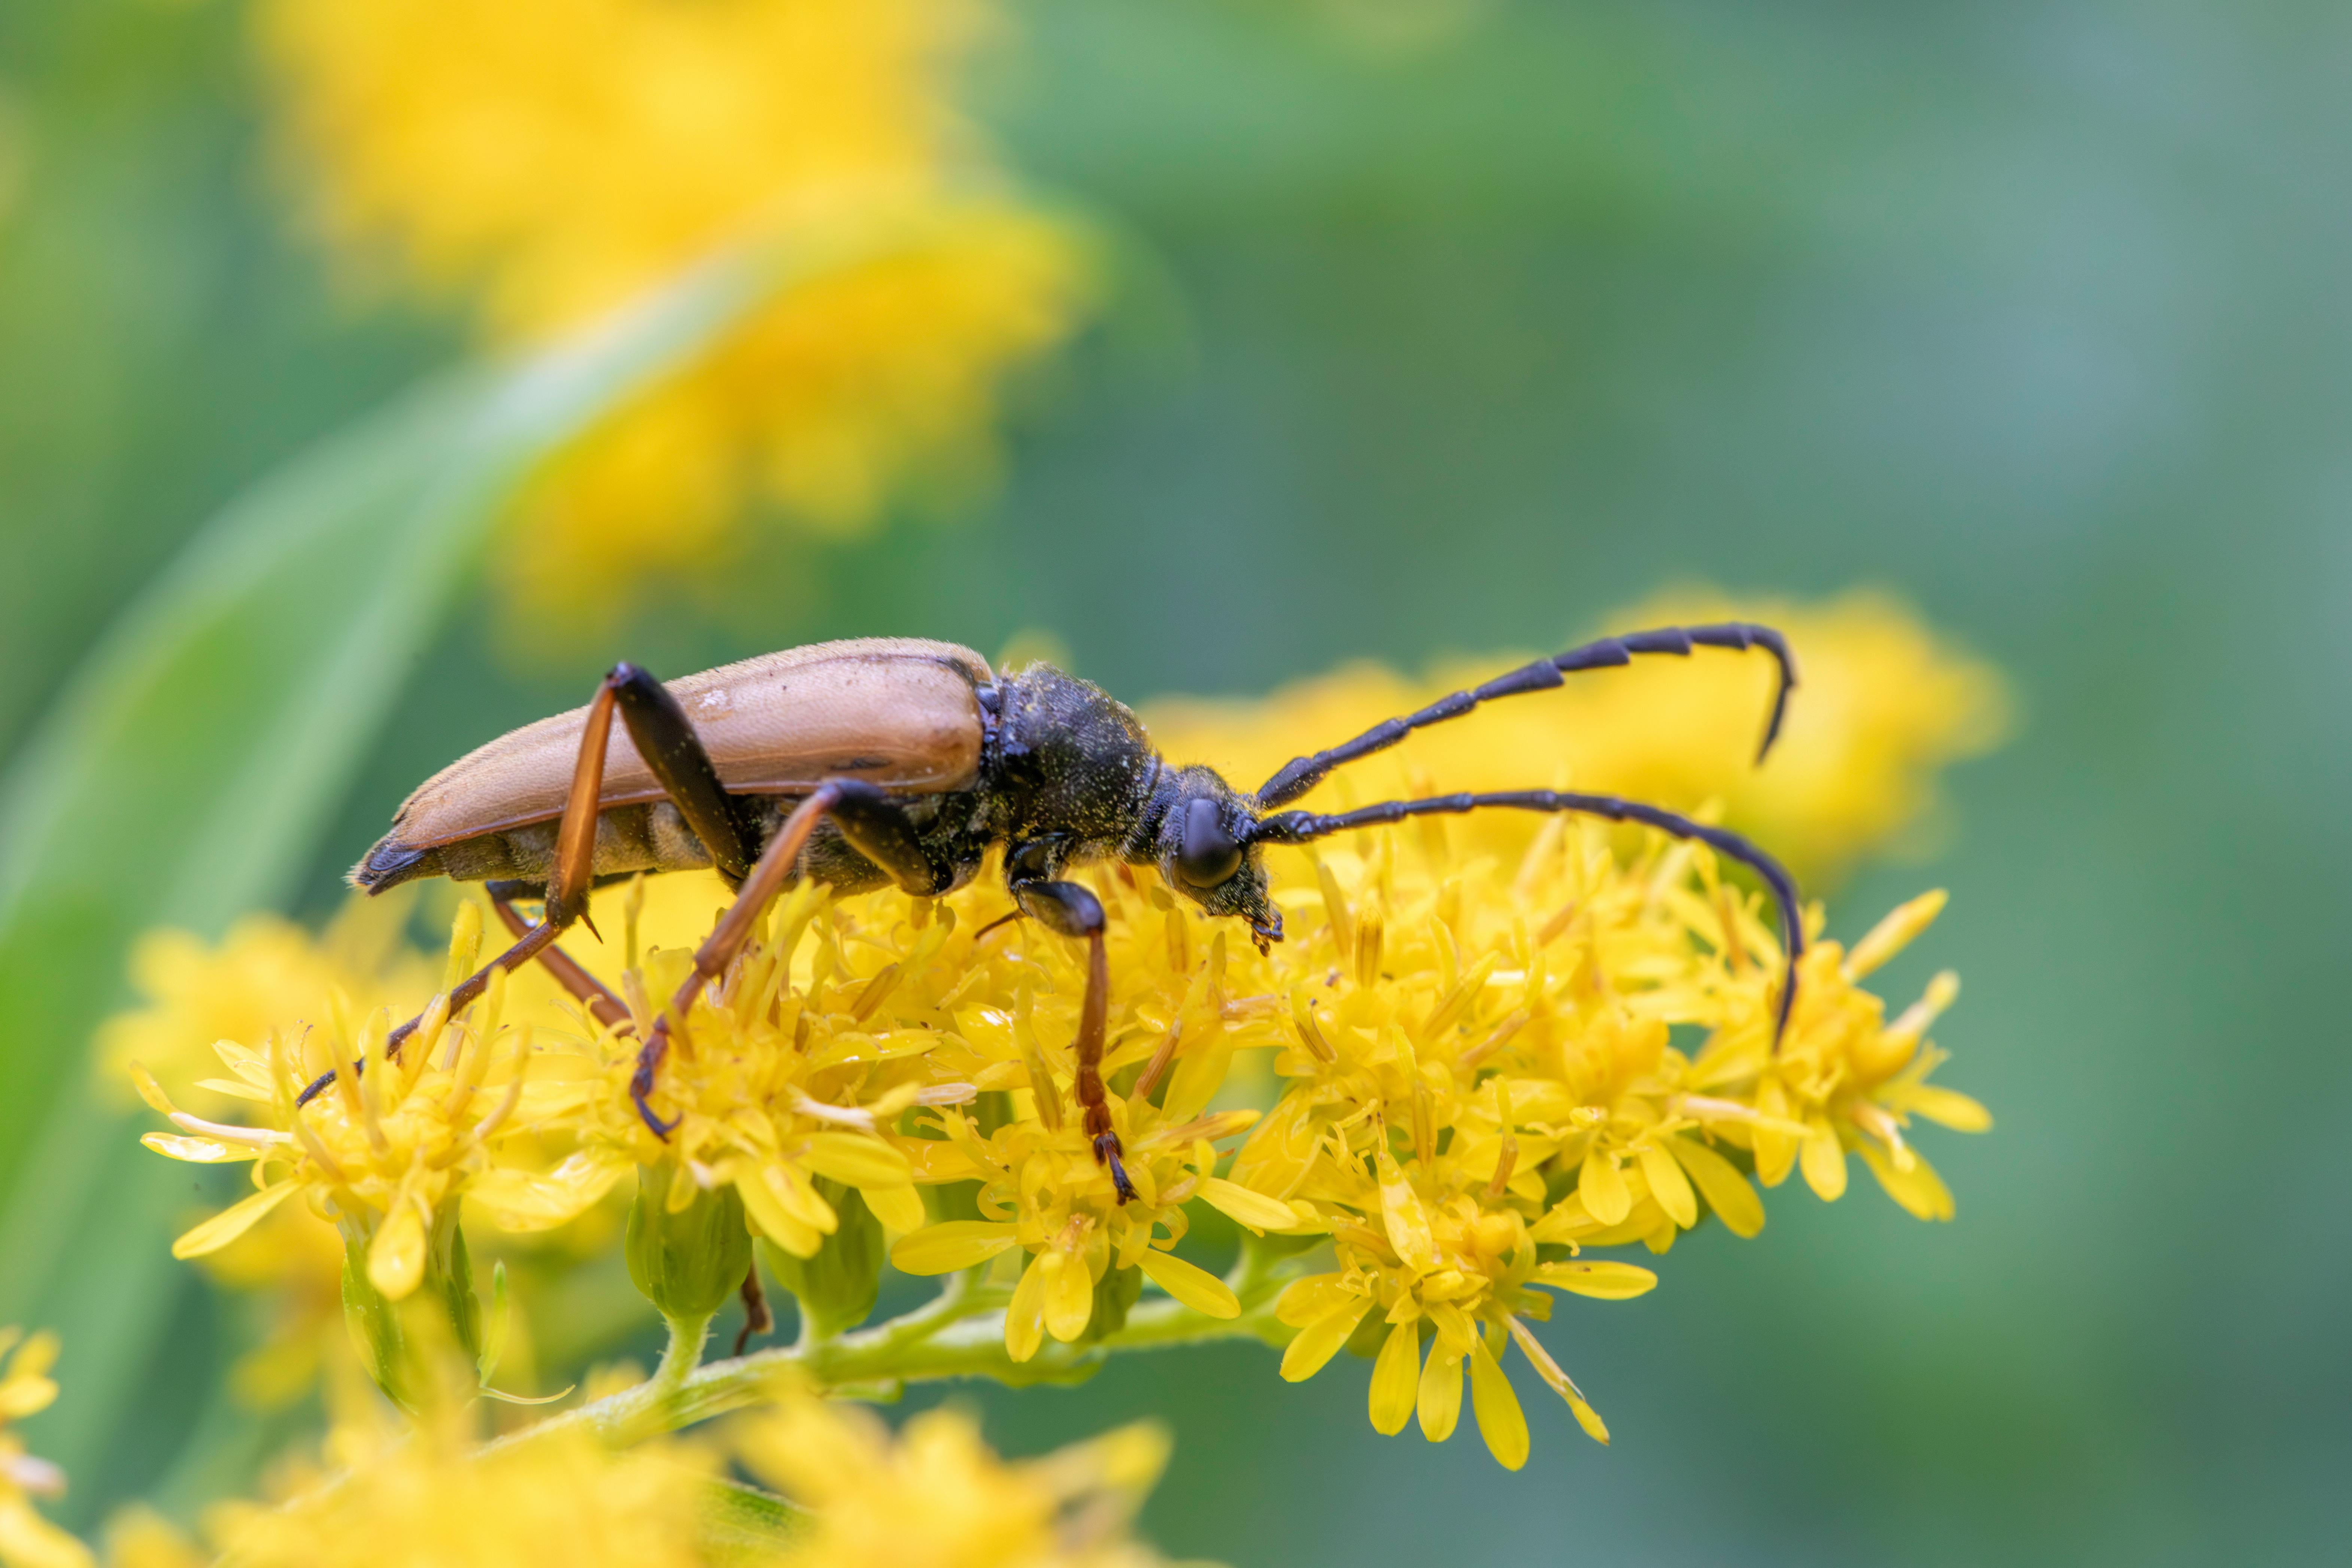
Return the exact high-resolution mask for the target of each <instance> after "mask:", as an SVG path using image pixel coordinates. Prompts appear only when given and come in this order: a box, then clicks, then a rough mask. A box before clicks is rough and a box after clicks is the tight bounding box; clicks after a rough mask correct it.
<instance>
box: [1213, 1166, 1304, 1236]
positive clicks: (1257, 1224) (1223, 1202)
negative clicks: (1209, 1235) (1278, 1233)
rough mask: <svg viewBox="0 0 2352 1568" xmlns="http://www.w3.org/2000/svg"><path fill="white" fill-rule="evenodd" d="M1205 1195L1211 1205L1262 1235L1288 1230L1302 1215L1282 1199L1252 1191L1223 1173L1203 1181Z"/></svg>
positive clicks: (1237, 1222)
mask: <svg viewBox="0 0 2352 1568" xmlns="http://www.w3.org/2000/svg"><path fill="white" fill-rule="evenodd" d="M1201 1197H1202V1198H1204V1199H1206V1200H1207V1202H1208V1205H1209V1207H1212V1208H1213V1209H1216V1210H1217V1211H1219V1212H1220V1213H1222V1214H1224V1215H1226V1216H1228V1217H1230V1218H1232V1219H1233V1220H1234V1223H1235V1224H1237V1225H1244V1226H1246V1227H1248V1228H1250V1229H1251V1230H1254V1231H1255V1232H1257V1233H1258V1234H1259V1235H1261V1236H1263V1235H1265V1233H1266V1232H1267V1231H1269V1230H1287V1229H1289V1228H1291V1227H1292V1226H1294V1225H1296V1224H1297V1223H1298V1216H1297V1215H1296V1214H1294V1213H1293V1212H1291V1207H1290V1205H1288V1204H1286V1203H1285V1202H1283V1201H1282V1200H1281V1199H1280V1198H1278V1197H1266V1196H1265V1194H1264V1193H1262V1192H1252V1191H1251V1190H1250V1189H1249V1188H1247V1187H1245V1186H1242V1185H1241V1184H1240V1183H1239V1182H1230V1181H1227V1180H1226V1179H1225V1178H1224V1177H1223V1176H1210V1177H1209V1178H1208V1179H1207V1180H1205V1181H1203V1182H1202V1183H1201Z"/></svg>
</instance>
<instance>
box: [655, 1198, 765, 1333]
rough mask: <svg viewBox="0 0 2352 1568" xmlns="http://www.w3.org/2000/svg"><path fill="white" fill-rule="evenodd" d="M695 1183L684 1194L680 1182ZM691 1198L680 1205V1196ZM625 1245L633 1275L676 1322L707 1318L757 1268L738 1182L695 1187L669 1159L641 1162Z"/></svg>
mask: <svg viewBox="0 0 2352 1568" xmlns="http://www.w3.org/2000/svg"><path fill="white" fill-rule="evenodd" d="M680 1183H686V1184H688V1186H687V1187H686V1189H685V1190H684V1192H680V1191H679V1190H678V1184H680ZM679 1196H682V1197H685V1202H684V1203H683V1205H682V1206H680V1207H676V1208H673V1207H671V1200H672V1198H673V1197H679ZM625 1252H626V1254H627V1257H628V1260H629V1278H630V1279H631V1280H633V1281H635V1283H636V1287H637V1290H638V1291H639V1293H641V1294H642V1295H643V1296H644V1297H645V1298H646V1300H647V1301H651V1302H652V1303H653V1304H654V1305H655V1306H656V1307H657V1308H659V1309H660V1310H661V1314H662V1316H663V1317H665V1318H667V1319H670V1320H671V1321H672V1322H708V1321H709V1319H710V1317H711V1316H712V1314H714V1313H716V1312H718V1311H719V1308H720V1307H722V1306H724V1305H725V1304H726V1303H727V1301H728V1298H730V1297H731V1296H732V1295H734V1294H735V1292H736V1291H738V1290H740V1288H741V1287H742V1284H743V1276H744V1275H745V1274H747V1273H749V1272H750V1271H751V1228H750V1227H748V1226H747V1225H745V1223H744V1221H743V1200H742V1199H741V1198H740V1197H737V1196H736V1195H735V1189H734V1187H733V1186H722V1187H720V1188H719V1189H718V1190H717V1191H710V1190H708V1189H705V1188H700V1187H695V1186H692V1185H691V1178H689V1177H687V1176H683V1175H681V1174H680V1173H679V1171H678V1169H677V1166H676V1165H675V1164H674V1163H672V1162H670V1161H668V1160H664V1161H661V1162H660V1163H658V1164H656V1165H650V1166H638V1167H637V1200H636V1202H635V1203H634V1204H632V1205H630V1206H629V1232H628V1239H627V1241H626V1243H625Z"/></svg>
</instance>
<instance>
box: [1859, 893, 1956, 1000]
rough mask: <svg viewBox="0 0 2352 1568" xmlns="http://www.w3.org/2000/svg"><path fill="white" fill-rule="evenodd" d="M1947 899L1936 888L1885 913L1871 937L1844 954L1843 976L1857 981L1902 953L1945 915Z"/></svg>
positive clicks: (1866, 937) (1946, 896) (1871, 929)
mask: <svg viewBox="0 0 2352 1568" xmlns="http://www.w3.org/2000/svg"><path fill="white" fill-rule="evenodd" d="M1950 897H1951V895H1950V894H1948V893H1946V892H1945V891H1944V890H1943V889H1942V888H1940V887H1938V888H1935V889H1932V890H1930V891H1928V892H1927V893H1923V894H1920V895H1919V896H1918V897H1916V898H1915V899H1912V900H1911V901H1910V902H1909V903H1907V904H1897V905H1895V908H1893V909H1892V910H1890V911H1888V912H1887V915H1886V918H1885V919H1884V920H1881V921H1880V922H1879V923H1878V924H1877V925H1874V926H1872V927H1871V928H1870V935H1869V936H1864V938H1863V939H1862V940H1861V941H1859V942H1857V943H1855V944H1854V945H1853V952H1851V953H1849V954H1847V955H1846V957H1845V977H1846V978H1847V979H1849V980H1859V979H1861V978H1862V977H1864V975H1867V974H1869V973H1870V972H1871V971H1872V970H1873V969H1875V968H1877V967H1879V966H1880V965H1881V964H1884V963H1885V962H1886V960H1888V959H1889V958H1892V957H1893V956H1895V954H1897V953H1900V952H1901V951H1903V949H1904V948H1905V947H1906V946H1909V945H1910V942H1911V939H1912V938H1913V937H1915V936H1918V935H1919V933H1921V932H1922V931H1925V930H1926V929H1927V927H1928V926H1929V925H1932V924H1933V923H1934V921H1935V918H1936V916H1937V915H1941V914H1942V913H1943V912H1944V904H1946V902H1947V901H1948V900H1949V898H1950Z"/></svg>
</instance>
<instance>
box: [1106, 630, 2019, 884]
mask: <svg viewBox="0 0 2352 1568" xmlns="http://www.w3.org/2000/svg"><path fill="white" fill-rule="evenodd" d="M1725 619H1738V620H1748V621H1759V622H1765V623H1767V624H1769V625H1773V626H1777V627H1779V628H1780V630H1781V631H1782V632H1786V633H1787V634H1788V638H1789V642H1790V646H1791V647H1793V648H1794V649H1795V650H1796V651H1797V656H1798V664H1799V672H1800V676H1801V684H1800V685H1799V686H1798V689H1797V692H1796V694H1795V696H1794V697H1793V699H1792V700H1791V702H1790V706H1789V714H1788V720H1787V723H1786V725H1785V726H1784V727H1783V728H1782V731H1781V735H1780V743H1779V745H1777V746H1776V747H1774V748H1773V751H1772V755H1771V758H1770V759H1769V761H1768V762H1767V763H1766V764H1765V765H1764V766H1763V767H1761V768H1759V767H1757V766H1756V763H1755V755H1756V742H1757V738H1758V736H1759V732H1760V730H1761V727H1762V725H1763V722H1764V716H1765V715H1766V714H1767V713H1769V712H1770V710H1771V701H1772V699H1771V692H1772V681H1773V678H1774V676H1773V670H1772V665H1771V663H1770V661H1769V660H1767V659H1765V658H1763V657H1762V656H1761V655H1759V654H1754V653H1746V654H1741V653H1721V652H1711V651H1706V650H1702V651H1700V652H1698V653H1695V654H1693V655H1692V656H1691V658H1690V659H1689V660H1687V661H1683V660H1676V659H1639V660H1636V661H1635V662H1634V663H1633V664H1631V665H1628V666H1626V667H1624V668H1622V669H1613V670H1605V671H1596V672H1592V673H1589V674H1580V675H1578V676H1575V677H1574V678H1572V679H1570V681H1569V682H1568V684H1567V685H1565V686H1563V687H1561V688H1560V689H1559V690H1558V691H1552V692H1546V693H1544V694H1543V695H1541V696H1538V697H1528V698H1517V699H1514V700H1512V701H1509V702H1503V703H1496V704H1492V705H1489V706H1486V707H1482V708H1481V709H1479V711H1478V712H1477V713H1476V714H1475V715H1473V716H1470V717H1468V718H1465V719H1461V720H1458V721H1456V722H1454V723H1453V724H1448V725H1444V726H1442V727H1438V728H1435V729H1432V730H1427V731H1424V732H1422V733H1420V734H1416V735H1413V736H1412V737H1408V738H1407V739H1406V740H1405V742H1404V743H1403V744H1402V746H1399V747H1396V748H1395V749H1393V750H1391V751H1389V752H1387V753H1384V754H1382V755H1381V756H1378V757H1374V758H1368V759H1367V760H1365V761H1363V762H1360V763H1359V764H1357V765H1356V766H1355V767H1353V768H1346V769H1342V770H1341V771H1340V772H1339V773H1337V774H1335V775H1334V776H1333V777H1332V779H1331V781H1330V782H1328V783H1327V784H1325V785H1323V786H1322V787H1321V789H1320V790H1319V791H1318V792H1317V793H1316V794H1312V795H1309V796H1307V800H1308V801H1309V802H1313V801H1316V800H1325V801H1335V800H1336V801H1342V802H1344V801H1348V800H1381V799H1383V798H1386V797H1390V796H1395V795H1402V794H1407V793H1415V794H1419V793H1428V792H1430V791H1431V789H1563V788H1569V789H1583V790H1590V791H1599V792H1606V793H1612V794H1619V795H1623V796H1626V797H1628V798H1630V799H1633V800H1647V801H1650V802H1652V803H1654V804H1656V805H1661V806H1665V807H1668V808H1669V809H1672V810H1683V811H1689V810H1696V809H1697V808H1699V807H1700V806H1702V805H1704V804H1706V802H1708V801H1710V800H1720V801H1722V802H1723V803H1724V805H1725V808H1726V809H1725V811H1724V821H1725V822H1726V825H1727V826H1730V827H1732V828H1736V829H1738V831H1741V832H1744V833H1746V834H1747V835H1748V836H1749V837H1750V838H1752V839H1754V840H1756V841H1758V842H1759V843H1761V844H1763V845H1765V846H1766V847H1768V848H1769V849H1770V850H1771V851H1772V852H1773V853H1774V854H1775V855H1776V856H1778V857H1779V858H1780V860H1781V861H1782V862H1784V863H1785V864H1787V865H1789V866H1790V868H1791V869H1792V870H1794V871H1795V872H1796V873H1798V874H1799V876H1800V877H1801V878H1803V879H1805V880H1807V881H1809V882H1834V881H1835V880H1836V879H1838V878H1839V877H1841V876H1843V873H1845V871H1846V870H1847V868H1849V867H1850V866H1851V865H1853V862H1855V861H1856V860H1858V859H1860V858H1861V857H1863V856H1864V855H1867V854H1872V853H1879V852H1885V851H1886V850H1888V849H1889V848H1891V847H1900V846H1902V845H1903V844H1904V842H1905V841H1906V839H1908V840H1913V841H1916V838H1917V836H1918V835H1919V834H1921V833H1922V832H1931V831H1933V830H1934V829H1935V828H1936V826H1937V794H1936V777H1937V773H1938V772H1939V771H1940V770H1941V769H1942V768H1946V767H1948V766H1949V765H1950V764H1951V763H1953V762H1956V761H1958V760H1960V759H1962V758H1968V757H1973V756H1976V755H1978V754H1979V753H1980V752H1983V751H1987V750H1989V749H1990V748H1991V747H1993V746H1995V745H1996V744H1998V743H1999V741H2000V738H2001V737H2002V735H2003V734H2004V733H2005V731H2006V729H2007V727H2008V724H2009V717H2008V715H2009V699H2008V695H2007V688H2006V686H2005V685H2004V683H2003V682H2002V680H2001V678H2000V674H1999V673H1998V672H1996V671H1995V670H1993V669H1992V668H1991V667H1990V665H1987V664H1983V663H1981V662H1979V661H1978V660H1976V659H1974V658H1972V657H1970V656H1969V655H1967V654H1966V653H1962V652H1960V651H1959V650H1958V649H1957V648H1955V647H1954V646H1952V644H1951V643H1949V642H1948V641H1947V640H1946V639H1944V638H1943V637H1941V636H1939V635H1937V633H1936V632H1933V631H1932V630H1930V629H1929V628H1928V627H1927V626H1926V625H1925V624H1923V623H1922V622H1920V621H1919V619H1918V618H1917V617H1916V615H1914V614H1913V613H1912V612H1910V611H1909V610H1907V609H1906V608H1905V607H1904V606H1903V605H1901V604H1899V603H1897V602H1895V601H1893V600H1891V599H1889V598H1886V597H1885V596H1884V595H1881V594H1876V593H1868V592H1857V593H1849V594H1847V595H1845V596H1843V597H1842V598H1839V599H1834V600H1830V601H1825V602H1818V603H1813V604H1801V603H1791V602H1786V601H1777V600H1770V599H1761V598H1728V597H1726V596H1723V595H1720V594H1717V593H1713V592H1708V591H1685V592H1678V593H1672V594H1664V595H1661V596H1659V597H1657V598H1655V599H1653V600H1651V601H1647V602H1646V603H1644V604H1642V605H1638V606H1635V607H1633V608H1632V609H1629V610H1627V611H1625V612H1622V613H1621V614H1616V615H1612V616H1610V617H1609V618H1608V622H1607V623H1608V624H1609V625H1612V626H1659V625H1674V624H1691V623H1697V622H1710V621H1719V620H1725ZM1527 658H1528V655H1526V654H1523V653H1482V654H1479V655H1477V656H1476V657H1475V658H1471V657H1462V658H1449V659H1446V660H1444V661H1442V662H1441V663H1439V664H1437V665H1436V666H1435V667H1434V668H1433V669H1432V670H1431V672H1430V674H1429V675H1428V677H1427V678H1426V679H1424V680H1417V681H1416V680H1408V679H1405V678H1403V677H1402V676H1399V675H1396V674H1391V673H1390V672H1388V671H1386V670H1382V669H1381V668H1379V667H1378V666H1375V665H1369V664H1365V665H1356V666H1352V667H1349V668H1347V669H1343V670H1340V671H1339V672H1337V673H1335V674H1328V675H1322V676H1318V677H1316V678H1314V679H1311V680H1307V681H1303V682H1300V683H1298V684H1297V685H1292V686H1288V687H1286V688H1284V689H1283V690H1281V691H1278V692H1276V693H1275V694H1274V695H1272V696H1270V697H1265V698H1263V699H1235V700H1228V701H1207V700H1199V699H1180V700H1171V701H1163V702H1160V703H1157V704H1153V705H1150V706H1147V707H1146V708H1145V710H1144V717H1145V719H1146V720H1147V722H1149V724H1150V727H1151V732H1152V736H1153V738H1154V739H1155V740H1157V741H1158V742H1159V744H1160V748H1161V749H1162V750H1163V751H1165V752H1166V753H1167V754H1168V755H1169V756H1170V757H1171V758H1175V759H1178V760H1181V761H1187V762H1208V763H1212V764H1214V765H1215V766H1216V767H1217V768H1220V769H1221V770H1223V771H1224V772H1225V773H1226V775H1227V777H1229V778H1232V779H1234V780H1235V781H1236V782H1238V783H1239V784H1241V785H1242V786H1243V787H1244V788H1247V787H1251V786H1254V785H1255V784H1256V783H1257V782H1258V781H1259V780H1261V779H1265V778H1268V777H1269V776H1271V775H1272V774H1273V772H1274V771H1275V769H1276V768H1279V767H1281V766H1282V764H1284V763H1285V762H1287V761H1288V760H1290V758H1293V757H1296V756H1297V755H1298V754H1299V753H1300V752H1301V751H1303V750H1307V749H1311V747H1312V746H1314V745H1328V744H1331V742H1332V741H1333V740H1337V739H1340V738H1344V737H1348V736H1349V735H1353V734H1356V733H1357V732H1359V731H1360V730H1364V729H1369V728H1370V727H1371V726H1373V725H1375V724H1377V723H1379V722H1380V721H1381V719H1384V718H1387V717H1389V716H1391V715H1394V714H1402V713H1410V712H1412V711H1413V710H1414V709H1415V708H1418V707H1420V706H1423V704H1425V703H1428V702H1429V701H1431V700H1432V699H1433V698H1434V697H1435V696H1437V695H1440V694H1442V693H1444V692H1450V691H1454V690H1456V689H1458V688H1461V687H1464V686H1470V685H1477V684H1478V683H1479V682H1480V681H1483V680H1486V679H1487V678H1488V677H1490V676H1492V675H1494V674H1496V672H1498V671H1502V670H1507V669H1510V668H1512V667H1514V666H1515V665H1517V664H1523V663H1525V662H1526V660H1527ZM1327 737H1328V738H1327ZM1318 809H1320V810H1330V809H1332V808H1331V807H1330V806H1328V805H1326V806H1322V807H1319V808H1318ZM1455 831H1457V832H1460V833H1462V834H1463V835H1464V836H1465V842H1468V843H1474V844H1476V845H1479V846H1481V847H1483V848H1486V849H1487V850H1490V851H1492V852H1496V853H1499V854H1510V855H1516V854H1517V853H1518V852H1519V851H1520V850H1521V849H1523V848H1524V847H1525V846H1526V844H1527V842H1528V840H1529V839H1530V838H1531V837H1532V836H1533V835H1534V834H1535V833H1536V831H1538V823H1537V821H1536V820H1535V819H1533V818H1531V817H1528V816H1525V815H1523V814H1521V813H1518V812H1513V811H1492V812H1487V813H1485V814H1484V815H1482V816H1479V817H1476V818H1472V819H1467V820H1465V822H1464V823H1462V824H1460V825H1459V826H1458V827H1457V828H1456V829H1455Z"/></svg>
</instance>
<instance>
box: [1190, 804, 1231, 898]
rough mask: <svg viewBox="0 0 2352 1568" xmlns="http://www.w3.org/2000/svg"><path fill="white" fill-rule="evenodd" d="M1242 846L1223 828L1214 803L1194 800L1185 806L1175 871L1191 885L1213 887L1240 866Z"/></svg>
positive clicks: (1222, 822) (1223, 825)
mask: <svg viewBox="0 0 2352 1568" xmlns="http://www.w3.org/2000/svg"><path fill="white" fill-rule="evenodd" d="M1241 864H1242V847H1241V845H1239V844H1237V843H1235V842H1234V836H1233V834H1231V833H1229V832H1227V831H1225V824H1224V821H1223V818H1222V816H1221V815H1220V813H1219V812H1218V810H1217V803H1216V802H1215V801H1214V800H1191V801H1188V802H1186V803H1185V807H1184V842H1183V845H1182V847H1181V848H1180V849H1178V850H1177V852H1176V874H1177V875H1178V876H1180V877H1181V878H1182V879H1183V880H1184V881H1185V882H1186V883H1189V884H1191V885H1192V886H1193V887H1214V886H1216V885H1217V884H1218V883H1222V882H1223V881H1224V880H1225V879H1226V878H1227V877H1229V876H1231V875H1233V874H1234V873H1235V872H1237V871H1239V870H1240V869H1241Z"/></svg>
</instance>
